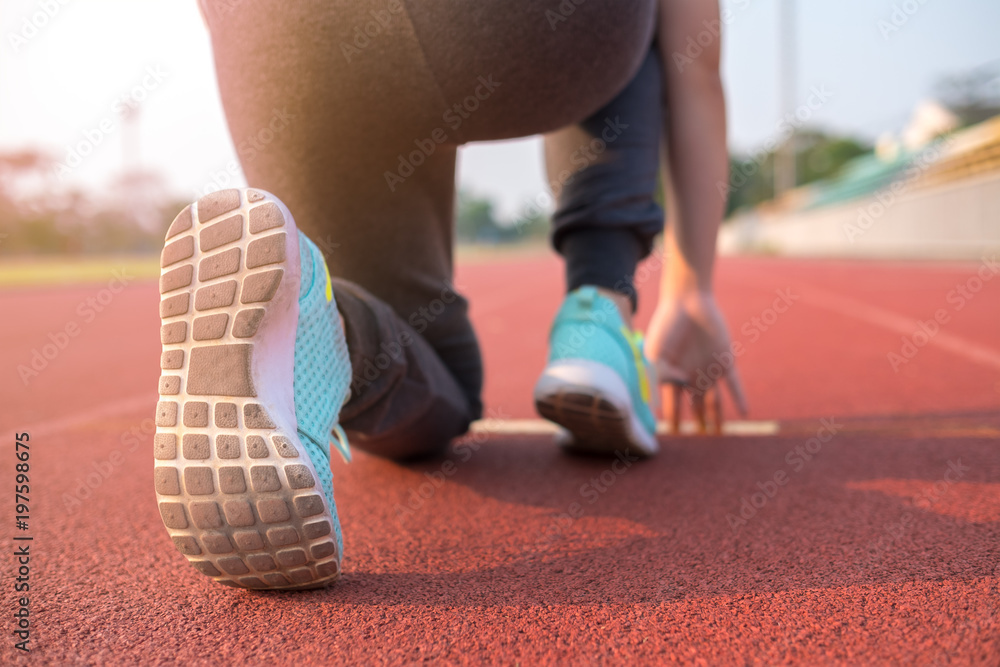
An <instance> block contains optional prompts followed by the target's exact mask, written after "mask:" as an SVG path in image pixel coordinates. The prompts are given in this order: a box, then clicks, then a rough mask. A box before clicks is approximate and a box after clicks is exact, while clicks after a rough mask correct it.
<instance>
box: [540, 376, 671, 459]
mask: <svg viewBox="0 0 1000 667" xmlns="http://www.w3.org/2000/svg"><path fill="white" fill-rule="evenodd" d="M566 391H573V392H577V393H582V394H587V395H591V396H599V397H600V398H603V399H604V400H606V401H608V402H609V403H611V404H612V405H613V406H614V407H615V409H617V410H618V411H619V412H620V413H621V414H623V415H628V419H627V420H626V422H625V424H626V430H627V431H628V436H629V444H631V445H633V446H635V447H636V448H638V449H639V450H640V451H642V453H644V454H646V455H647V456H650V455H653V454H655V453H657V452H658V451H659V450H660V446H659V443H658V442H657V441H656V436H655V435H654V434H651V433H649V432H647V431H646V428H645V427H644V426H643V424H642V421H641V420H640V419H639V415H638V414H637V413H636V410H635V407H634V406H633V404H632V395H631V393H630V392H629V390H628V387H627V386H626V385H625V382H624V380H622V379H621V377H620V376H619V375H618V373H616V372H615V371H614V369H612V368H611V367H609V366H607V365H605V364H602V363H600V362H597V361H592V360H590V359H562V360H560V361H556V362H553V363H551V364H549V366H548V367H547V368H546V369H545V371H544V372H543V373H542V376H541V377H540V378H538V382H537V383H536V384H535V392H534V397H535V401H547V400H549V399H551V398H552V397H555V396H557V395H559V394H560V393H563V392H566Z"/></svg>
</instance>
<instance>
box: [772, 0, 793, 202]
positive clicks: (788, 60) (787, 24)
mask: <svg viewBox="0 0 1000 667" xmlns="http://www.w3.org/2000/svg"><path fill="white" fill-rule="evenodd" d="M778 2H779V6H778V33H779V34H778V37H779V44H780V47H779V49H780V50H779V55H778V58H779V61H780V62H779V63H778V72H779V82H778V88H779V99H780V105H781V114H782V116H784V117H785V118H787V117H788V116H789V114H794V113H795V91H796V83H797V79H798V67H797V65H798V48H797V47H798V44H797V41H796V37H797V35H796V20H797V17H796V11H795V9H796V7H795V0H778ZM795 139H796V137H795V128H794V125H793V126H792V132H791V134H789V136H788V137H787V138H786V139H785V141H784V143H782V144H781V146H780V147H779V148H778V152H777V154H776V155H775V156H774V196H775V197H777V196H778V195H780V194H781V193H783V192H785V191H787V190H791V189H792V188H794V187H795V180H796V174H795V166H796V165H795V147H796V141H795Z"/></svg>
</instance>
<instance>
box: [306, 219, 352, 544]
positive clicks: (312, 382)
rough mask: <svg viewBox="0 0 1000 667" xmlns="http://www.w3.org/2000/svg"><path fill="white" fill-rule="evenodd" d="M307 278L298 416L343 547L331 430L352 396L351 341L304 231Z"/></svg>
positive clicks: (320, 261) (320, 256) (322, 263)
mask: <svg viewBox="0 0 1000 667" xmlns="http://www.w3.org/2000/svg"><path fill="white" fill-rule="evenodd" d="M299 256H300V257H301V262H302V282H301V284H300V287H299V322H298V329H297V330H296V334H295V416H296V419H297V420H298V431H299V438H300V440H301V441H302V444H303V445H304V446H305V448H306V451H307V452H308V454H309V458H310V459H312V462H313V466H314V467H315V468H316V472H317V473H318V474H319V477H320V483H321V485H322V487H323V490H324V492H325V493H326V497H327V501H328V502H329V504H330V510H331V512H332V513H333V519H334V522H333V523H334V530H335V531H336V536H337V548H338V549H339V550H340V553H343V538H342V537H341V532H340V521H339V520H338V519H337V507H336V505H334V502H333V474H332V473H331V472H330V432H331V431H332V430H333V428H334V427H335V426H336V424H337V416H338V415H339V414H340V408H341V407H342V406H343V404H344V402H345V401H346V400H347V393H348V388H349V387H350V382H351V362H350V358H349V357H348V355H347V341H346V339H345V338H344V330H343V327H342V326H341V324H340V316H339V314H338V313H337V302H336V301H335V300H333V299H331V300H330V301H327V272H326V263H325V261H324V259H323V254H322V253H321V252H320V250H319V248H317V247H316V245H315V244H314V243H313V242H312V241H310V240H309V239H308V238H306V235H305V234H303V233H302V232H299Z"/></svg>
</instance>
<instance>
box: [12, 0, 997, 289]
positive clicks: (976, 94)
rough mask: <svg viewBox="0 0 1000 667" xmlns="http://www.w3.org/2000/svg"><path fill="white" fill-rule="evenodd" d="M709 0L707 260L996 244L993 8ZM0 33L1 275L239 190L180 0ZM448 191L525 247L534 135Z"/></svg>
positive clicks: (16, 9)
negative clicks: (716, 162) (719, 179)
mask: <svg viewBox="0 0 1000 667" xmlns="http://www.w3.org/2000/svg"><path fill="white" fill-rule="evenodd" d="M722 8H723V16H724V17H725V26H724V30H725V41H724V79H725V87H726V91H727V95H728V105H729V106H728V114H729V128H730V134H729V143H730V149H731V156H732V166H733V171H732V176H731V178H730V182H729V183H728V184H725V185H722V184H720V192H721V190H725V191H726V192H727V193H728V200H729V205H728V216H729V220H728V222H727V224H726V227H725V229H724V231H723V234H722V238H721V242H720V243H721V247H722V249H723V251H724V252H726V253H769V254H786V255H808V256H816V255H821V256H829V255H838V256H876V257H885V258H898V257H920V258H976V257H978V256H979V255H980V254H981V252H982V250H983V248H984V246H987V245H989V244H995V243H996V242H997V241H998V238H1000V231H998V229H1000V117H998V114H1000V40H998V39H997V38H996V34H997V29H998V28H1000V3H996V2H993V1H991V0H951V1H949V2H943V1H940V0H939V1H932V0H905V1H889V0H843V1H841V2H837V3H814V2H797V3H796V2H793V1H792V0H724V1H723V2H722ZM0 36H2V44H0V257H3V258H4V263H5V265H6V271H7V273H6V274H5V275H6V276H7V277H6V278H5V280H6V281H8V282H10V281H16V280H19V278H18V277H17V276H16V275H13V274H11V273H10V272H11V271H12V270H14V269H15V268H16V272H19V275H23V274H25V272H28V273H32V272H31V270H30V269H29V268H26V266H25V262H26V261H27V260H26V259H25V258H35V260H34V262H35V263H36V264H37V262H38V259H37V258H39V257H41V258H43V259H44V258H45V257H49V258H52V257H53V256H56V255H58V256H60V261H59V263H60V264H64V262H65V256H67V255H69V256H73V257H75V258H78V259H79V260H80V261H84V260H87V258H93V257H97V256H107V255H121V254H130V255H137V256H143V255H149V256H153V255H155V254H156V253H157V252H158V249H159V247H160V244H161V242H162V230H163V228H164V225H165V224H166V222H167V221H169V219H170V218H171V217H172V215H173V213H174V212H175V211H176V210H178V209H179V207H180V206H182V205H183V204H185V203H187V202H189V201H191V200H193V199H196V198H197V197H200V196H202V195H204V194H205V193H207V192H209V191H213V190H216V189H222V188H225V187H232V186H241V185H244V184H245V181H244V178H243V174H242V172H241V171H240V167H239V163H238V160H237V158H236V151H235V149H234V147H233V144H232V142H231V141H230V138H229V135H228V133H227V131H226V127H225V123H224V119H223V115H222V110H221V105H220V101H219V96H218V93H217V90H216V84H215V75H214V70H213V66H212V59H211V52H210V48H209V41H208V36H207V32H206V29H205V26H204V24H203V22H202V19H201V16H200V14H199V12H198V8H197V4H196V2H194V0H186V1H184V2H178V1H177V0H144V1H143V2H134V1H132V2H128V1H126V0H101V1H100V2H93V1H91V2H82V1H81V2H78V1H75V0H71V1H66V0H7V1H6V2H4V9H3V12H2V13H0ZM692 48H697V45H696V44H692ZM181 128H182V129H181ZM459 186H460V195H459V199H458V212H459V215H458V237H459V239H460V240H461V242H462V243H463V244H478V245H490V246H497V245H501V244H502V245H507V244H523V243H529V244H536V245H540V244H543V243H544V237H545V234H546V229H547V220H546V216H547V215H548V213H549V211H550V203H549V200H550V198H549V197H547V196H546V195H547V192H548V186H547V184H546V182H545V178H544V171H543V165H542V158H541V143H540V139H539V138H537V137H532V138H527V139H523V140H517V141H507V142H497V143H490V144H479V145H473V146H469V147H467V148H465V149H463V151H462V155H461V161H460V184H459ZM84 263H86V262H85V261H84ZM12 267H14V268H12ZM149 271H150V272H152V273H151V274H150V275H155V272H156V270H155V261H153V262H150V263H149ZM53 275H54V274H53Z"/></svg>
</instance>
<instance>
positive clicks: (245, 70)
mask: <svg viewBox="0 0 1000 667" xmlns="http://www.w3.org/2000/svg"><path fill="white" fill-rule="evenodd" d="M656 6H657V2H656V0H635V1H633V2H625V1H623V0H585V1H584V0H547V1H543V0H520V1H518V0H478V1H477V2H469V3H465V2H455V1H454V0H424V1H422V2H417V1H416V0H405V1H403V0H372V1H362V0H332V1H331V0H305V1H301V2H294V3H286V2H279V1H278V0H203V9H204V13H205V16H206V18H207V20H208V23H209V27H210V30H211V33H212V42H213V46H214V52H215V61H216V68H217V71H218V78H219V86H220V90H221V94H222V100H223V105H224V108H225V111H226V116H227V119H228V122H229V130H230V133H231V134H232V137H233V141H234V143H235V145H236V146H237V148H238V150H239V153H240V159H241V162H242V165H243V171H244V173H245V174H246V177H247V180H248V182H249V183H250V184H251V185H252V186H255V187H260V188H264V189H266V190H269V191H271V192H273V193H274V194H276V195H277V196H278V197H280V198H281V199H282V200H283V201H284V202H285V203H286V204H287V205H288V208H289V209H290V210H291V211H292V213H293V215H294V216H295V219H296V222H297V223H298V225H299V227H300V228H301V229H302V230H303V231H304V232H306V234H308V235H309V236H310V238H312V239H313V240H314V241H316V242H317V244H318V245H319V246H320V247H321V248H322V249H323V250H324V252H325V254H326V258H327V262H328V264H329V267H330V271H331V273H332V274H333V275H334V276H336V277H337V278H338V279H340V280H339V281H338V287H339V289H337V290H335V291H336V294H337V299H338V304H339V306H340V309H341V312H342V314H343V315H344V318H345V321H346V324H347V333H348V342H349V347H350V351H351V360H352V365H353V372H354V377H355V382H354V386H353V388H352V389H353V398H352V400H351V401H350V402H349V403H348V404H347V405H346V406H345V407H344V410H343V412H342V413H341V423H342V425H343V426H344V428H345V429H347V430H348V432H349V434H350V435H351V437H352V440H353V442H355V444H357V445H359V446H361V447H363V448H365V449H368V450H370V451H373V452H375V453H379V454H383V455H387V456H393V457H405V456H411V455H416V454H421V453H425V452H428V451H432V450H435V449H438V448H440V447H441V446H443V445H445V444H446V443H447V442H448V440H449V439H450V438H452V437H454V436H457V435H460V434H461V433H462V432H464V431H465V430H466V428H467V426H468V423H469V421H470V420H472V419H475V418H478V417H479V416H480V414H481V412H482V404H481V400H480V391H481V388H482V362H481V359H480V354H479V347H478V343H477V341H476V337H475V334H474V332H473V330H472V326H471V324H470V323H469V320H468V316H467V303H466V301H465V299H464V298H462V297H461V296H459V295H457V294H455V293H454V292H453V291H451V287H450V286H451V278H452V235H453V232H452V226H453V219H452V216H453V207H454V194H455V192H454V189H455V182H454V181H455V156H456V150H457V148H458V146H459V145H461V144H463V143H465V142H469V141H483V140H495V139H505V138H510V137H519V136H527V135H531V134H537V133H550V134H548V135H547V136H546V161H547V167H548V173H549V178H550V181H551V182H552V184H553V187H554V189H555V190H556V191H558V195H559V196H558V206H557V211H556V213H555V215H554V218H553V221H554V232H553V242H554V244H555V246H556V248H557V249H558V250H559V251H560V252H561V253H562V254H563V256H564V257H565V258H566V265H567V277H568V279H567V283H568V287H569V288H570V289H572V288H575V287H578V286H580V285H583V284H596V285H598V286H604V287H608V288H611V289H617V290H619V291H622V292H625V293H629V294H631V276H632V273H633V272H634V270H635V266H636V263H637V262H638V261H639V260H640V259H641V258H642V257H643V256H645V255H646V254H647V253H648V252H649V250H650V247H651V243H652V239H653V237H654V236H655V235H656V234H657V233H658V232H659V231H660V229H661V228H662V212H661V210H660V208H659V207H658V206H657V204H656V203H655V201H654V195H655V192H656V185H657V169H658V158H659V154H660V136H661V132H662V127H663V105H662V97H663V96H662V83H661V78H662V77H661V68H660V62H659V58H658V54H657V52H656V49H655V47H653V46H651V45H652V43H653V31H654V26H655V19H656ZM276 128H277V129H276ZM560 128H561V129H560ZM428 309H432V310H428ZM422 312H423V313H425V314H426V313H428V312H433V313H435V314H434V315H433V316H432V317H424V316H422V315H421V313H422ZM400 338H402V339H404V340H407V341H410V342H407V343H406V344H401V345H400V344H396V343H398V342H399V339H400ZM411 338H412V340H411ZM372 369H374V370H372Z"/></svg>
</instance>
